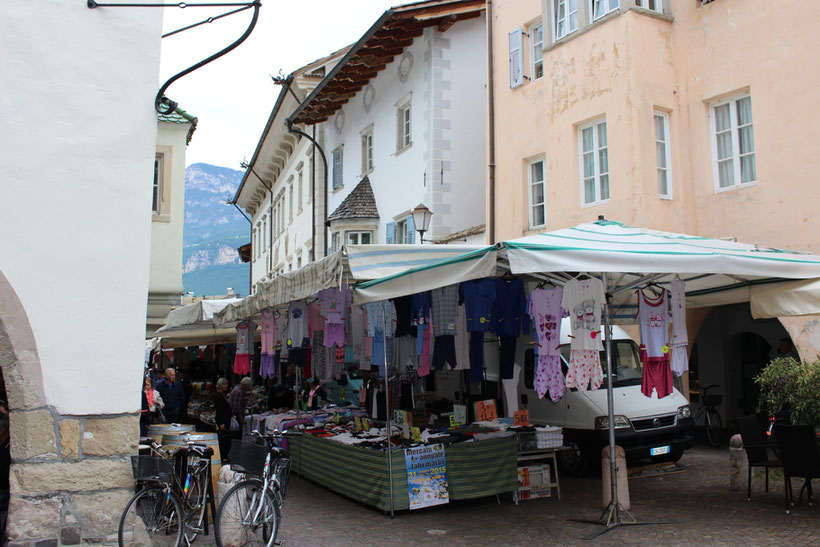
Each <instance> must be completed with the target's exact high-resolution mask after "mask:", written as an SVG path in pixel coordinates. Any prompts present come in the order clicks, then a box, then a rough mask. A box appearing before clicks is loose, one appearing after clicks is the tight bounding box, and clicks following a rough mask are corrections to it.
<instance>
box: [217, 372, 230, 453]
mask: <svg viewBox="0 0 820 547" xmlns="http://www.w3.org/2000/svg"><path fill="white" fill-rule="evenodd" d="M226 393H228V380H227V379H226V378H220V379H219V380H217V381H216V393H214V408H215V409H216V417H215V418H214V421H215V422H216V434H217V437H218V439H219V454H220V455H221V456H222V461H225V460H227V459H228V457H229V456H228V455H229V454H230V451H231V416H232V414H233V413H232V412H231V405H230V403H228V398H227V397H225V394H226Z"/></svg>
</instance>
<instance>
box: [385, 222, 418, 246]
mask: <svg viewBox="0 0 820 547" xmlns="http://www.w3.org/2000/svg"><path fill="white" fill-rule="evenodd" d="M415 235H416V225H415V223H414V222H413V215H408V216H406V217H404V218H402V219H401V220H397V221H396V222H390V223H388V224H387V236H386V237H385V240H384V241H385V243H388V244H390V243H415Z"/></svg>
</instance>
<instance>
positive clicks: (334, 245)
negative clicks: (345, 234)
mask: <svg viewBox="0 0 820 547" xmlns="http://www.w3.org/2000/svg"><path fill="white" fill-rule="evenodd" d="M341 241H342V233H341V232H333V235H332V236H331V238H330V252H332V253H335V252H336V251H338V250H339V249H340V248H341V247H342V244H341Z"/></svg>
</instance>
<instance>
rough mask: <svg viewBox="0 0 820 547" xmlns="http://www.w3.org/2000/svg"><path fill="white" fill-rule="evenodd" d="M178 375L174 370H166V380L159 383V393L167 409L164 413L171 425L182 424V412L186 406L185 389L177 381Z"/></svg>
mask: <svg viewBox="0 0 820 547" xmlns="http://www.w3.org/2000/svg"><path fill="white" fill-rule="evenodd" d="M176 377H177V373H176V371H175V370H174V369H173V368H167V369H165V379H164V380H160V381H159V382H157V386H156V388H157V391H159V394H160V395H161V396H162V400H163V402H164V403H165V408H163V409H162V413H163V414H165V419H166V421H167V422H168V423H170V424H178V423H182V422H180V420H181V419H182V414H181V411H182V409H183V407H184V406H185V389H184V388H183V387H182V384H181V383H179V381H177V379H176Z"/></svg>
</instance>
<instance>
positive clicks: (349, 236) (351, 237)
mask: <svg viewBox="0 0 820 547" xmlns="http://www.w3.org/2000/svg"><path fill="white" fill-rule="evenodd" d="M345 243H346V244H347V245H370V244H371V243H373V232H371V231H370V230H357V231H353V230H348V231H347V232H345Z"/></svg>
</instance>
